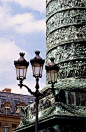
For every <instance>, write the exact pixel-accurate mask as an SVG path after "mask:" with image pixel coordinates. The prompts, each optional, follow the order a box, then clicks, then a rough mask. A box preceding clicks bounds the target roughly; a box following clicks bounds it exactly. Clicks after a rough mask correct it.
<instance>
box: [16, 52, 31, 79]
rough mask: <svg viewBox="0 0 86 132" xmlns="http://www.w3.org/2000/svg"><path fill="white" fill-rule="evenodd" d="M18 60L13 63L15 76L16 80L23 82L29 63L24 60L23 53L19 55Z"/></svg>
mask: <svg viewBox="0 0 86 132" xmlns="http://www.w3.org/2000/svg"><path fill="white" fill-rule="evenodd" d="M19 54H20V58H19V59H18V60H17V61H14V65H15V67H16V76H17V80H24V79H26V72H27V68H28V65H29V62H27V61H26V60H25V59H24V55H25V53H19Z"/></svg>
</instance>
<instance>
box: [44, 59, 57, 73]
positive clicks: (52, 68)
mask: <svg viewBox="0 0 86 132" xmlns="http://www.w3.org/2000/svg"><path fill="white" fill-rule="evenodd" d="M50 60H51V62H50V63H49V64H48V66H45V69H46V70H47V71H49V70H58V71H59V67H58V66H57V65H56V64H55V63H54V60H55V58H53V57H51V58H50Z"/></svg>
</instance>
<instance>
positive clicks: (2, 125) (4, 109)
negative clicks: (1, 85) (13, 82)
mask: <svg viewBox="0 0 86 132" xmlns="http://www.w3.org/2000/svg"><path fill="white" fill-rule="evenodd" d="M34 101H35V98H34V97H33V96H30V95H22V94H16V93H11V89H9V88H5V89H4V90H3V91H0V132H12V131H13V129H15V128H16V127H17V126H18V125H19V123H20V118H21V115H20V113H19V107H23V108H24V107H26V106H27V105H30V104H31V103H33V102H34Z"/></svg>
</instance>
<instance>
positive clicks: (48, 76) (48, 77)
mask: <svg viewBox="0 0 86 132" xmlns="http://www.w3.org/2000/svg"><path fill="white" fill-rule="evenodd" d="M47 80H48V83H51V73H50V72H48V73H47Z"/></svg>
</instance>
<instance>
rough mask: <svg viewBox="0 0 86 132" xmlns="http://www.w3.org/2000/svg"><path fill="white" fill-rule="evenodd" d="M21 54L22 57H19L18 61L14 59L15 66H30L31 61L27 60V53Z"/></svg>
mask: <svg viewBox="0 0 86 132" xmlns="http://www.w3.org/2000/svg"><path fill="white" fill-rule="evenodd" d="M19 55H20V58H19V59H18V60H17V61H14V65H15V67H16V66H26V67H28V65H29V62H27V61H26V60H25V59H24V55H25V53H23V52H20V53H19Z"/></svg>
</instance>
